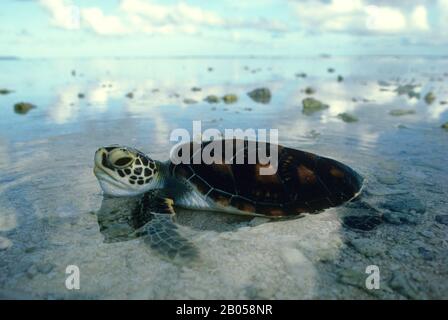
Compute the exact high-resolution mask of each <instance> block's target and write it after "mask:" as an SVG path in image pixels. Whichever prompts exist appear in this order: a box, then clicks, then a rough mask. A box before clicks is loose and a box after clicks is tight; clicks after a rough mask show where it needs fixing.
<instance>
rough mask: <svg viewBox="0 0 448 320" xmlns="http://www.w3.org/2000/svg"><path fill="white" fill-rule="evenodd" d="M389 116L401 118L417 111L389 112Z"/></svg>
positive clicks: (400, 110) (398, 110)
mask: <svg viewBox="0 0 448 320" xmlns="http://www.w3.org/2000/svg"><path fill="white" fill-rule="evenodd" d="M389 114H390V115H391V116H394V117H401V116H406V115H410V114H415V110H406V109H395V110H391V111H390V112H389Z"/></svg>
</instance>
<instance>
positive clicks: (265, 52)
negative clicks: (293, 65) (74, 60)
mask: <svg viewBox="0 0 448 320" xmlns="http://www.w3.org/2000/svg"><path fill="white" fill-rule="evenodd" d="M446 33H448V0H426V1H424V0H406V1H402V0H389V1H386V0H376V1H373V0H303V1H299V0H237V1H235V0H208V1H205V0H202V1H201V0H180V1H178V0H97V1H92V0H2V3H1V8H0V56H17V57H22V58H35V57H150V56H248V55H253V56H258V55H259V56H270V55H282V56H308V55H319V54H330V55H360V54H375V55H377V54H384V55H403V54H411V55H423V54H424V55H446V54H447V53H448V50H447V49H448V37H447V36H445V34H446Z"/></svg>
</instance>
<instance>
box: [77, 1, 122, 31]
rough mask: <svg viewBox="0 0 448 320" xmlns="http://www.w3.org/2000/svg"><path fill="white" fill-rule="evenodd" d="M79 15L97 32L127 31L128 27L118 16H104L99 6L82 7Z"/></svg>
mask: <svg viewBox="0 0 448 320" xmlns="http://www.w3.org/2000/svg"><path fill="white" fill-rule="evenodd" d="M81 17H82V19H83V21H84V22H85V23H86V24H87V25H88V26H89V27H90V28H92V30H93V31H95V32H96V33H98V34H102V35H107V34H125V33H128V32H129V29H128V28H127V27H125V25H124V24H123V22H122V21H121V20H120V18H118V17H116V16H106V15H105V14H104V13H103V11H101V9H99V8H86V9H82V10H81Z"/></svg>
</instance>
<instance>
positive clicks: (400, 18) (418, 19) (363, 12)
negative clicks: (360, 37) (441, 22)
mask: <svg viewBox="0 0 448 320" xmlns="http://www.w3.org/2000/svg"><path fill="white" fill-rule="evenodd" d="M392 4H393V2H391V5H370V4H369V2H367V1H364V0H330V1H328V2H322V1H319V0H307V1H301V2H300V3H293V4H292V5H293V7H294V9H295V12H296V15H297V17H298V24H299V26H300V27H301V28H302V29H304V30H306V31H312V32H346V33H351V34H398V33H411V32H423V31H428V30H429V29H430V27H429V24H428V20H427V9H426V7H425V6H423V5H416V6H414V7H413V9H412V10H409V9H408V7H409V6H406V7H400V6H396V5H395V6H393V5H392Z"/></svg>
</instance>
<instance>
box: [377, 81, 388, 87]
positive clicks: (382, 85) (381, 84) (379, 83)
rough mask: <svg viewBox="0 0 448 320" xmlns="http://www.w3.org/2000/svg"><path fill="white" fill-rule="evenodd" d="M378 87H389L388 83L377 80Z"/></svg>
mask: <svg viewBox="0 0 448 320" xmlns="http://www.w3.org/2000/svg"><path fill="white" fill-rule="evenodd" d="M378 85H379V86H381V87H389V86H390V83H389V82H387V81H384V80H379V81H378Z"/></svg>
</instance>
